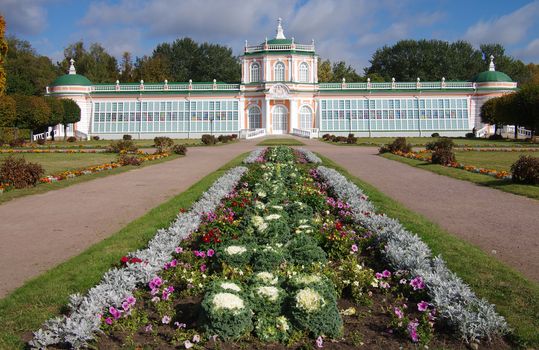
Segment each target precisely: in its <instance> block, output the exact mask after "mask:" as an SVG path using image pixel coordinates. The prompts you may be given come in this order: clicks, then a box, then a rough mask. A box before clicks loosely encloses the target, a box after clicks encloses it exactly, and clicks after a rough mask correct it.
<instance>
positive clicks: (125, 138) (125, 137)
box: [122, 135, 133, 141]
mask: <svg viewBox="0 0 539 350" xmlns="http://www.w3.org/2000/svg"><path fill="white" fill-rule="evenodd" d="M132 139H133V136H131V135H124V136H122V140H125V141H127V140H132Z"/></svg>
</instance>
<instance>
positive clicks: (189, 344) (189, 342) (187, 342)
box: [183, 340, 193, 349]
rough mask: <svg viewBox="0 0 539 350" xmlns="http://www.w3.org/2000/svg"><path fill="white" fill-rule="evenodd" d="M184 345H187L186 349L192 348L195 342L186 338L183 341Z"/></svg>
mask: <svg viewBox="0 0 539 350" xmlns="http://www.w3.org/2000/svg"><path fill="white" fill-rule="evenodd" d="M183 346H185V348H186V349H190V348H192V347H193V343H191V341H190V340H186V341H184V342H183Z"/></svg>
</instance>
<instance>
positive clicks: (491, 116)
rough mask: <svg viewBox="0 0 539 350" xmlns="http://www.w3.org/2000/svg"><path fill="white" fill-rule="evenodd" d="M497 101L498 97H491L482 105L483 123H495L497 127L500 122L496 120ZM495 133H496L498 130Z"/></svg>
mask: <svg viewBox="0 0 539 350" xmlns="http://www.w3.org/2000/svg"><path fill="white" fill-rule="evenodd" d="M496 102H497V98H491V99H490V100H487V101H486V102H485V103H483V105H482V106H481V123H484V124H491V125H492V124H493V125H494V127H495V128H496V125H497V124H498V123H497V120H496ZM494 133H496V130H495V132H494Z"/></svg>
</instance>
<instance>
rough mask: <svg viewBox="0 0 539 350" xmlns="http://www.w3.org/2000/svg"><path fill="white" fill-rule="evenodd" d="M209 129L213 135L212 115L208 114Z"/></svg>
mask: <svg viewBox="0 0 539 350" xmlns="http://www.w3.org/2000/svg"><path fill="white" fill-rule="evenodd" d="M210 130H211V131H210V132H211V135H212V136H213V115H211V116H210Z"/></svg>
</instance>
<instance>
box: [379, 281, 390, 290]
mask: <svg viewBox="0 0 539 350" xmlns="http://www.w3.org/2000/svg"><path fill="white" fill-rule="evenodd" d="M389 287H391V286H390V285H389V283H387V282H385V281H382V282H380V288H384V289H389Z"/></svg>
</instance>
